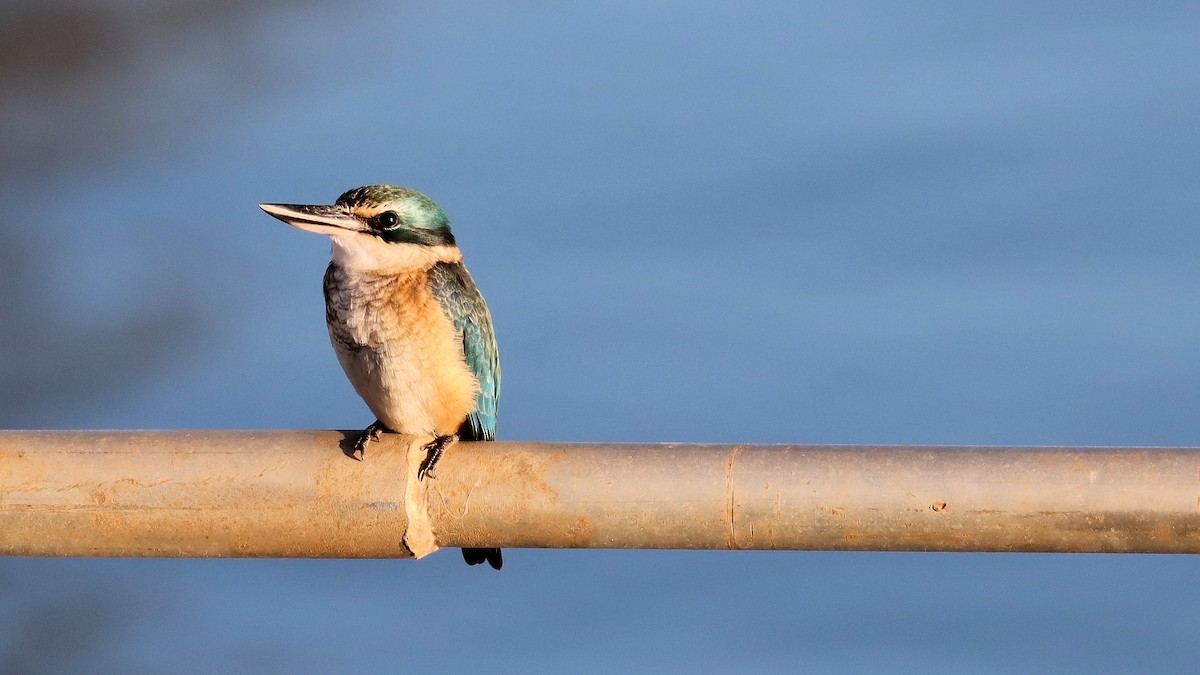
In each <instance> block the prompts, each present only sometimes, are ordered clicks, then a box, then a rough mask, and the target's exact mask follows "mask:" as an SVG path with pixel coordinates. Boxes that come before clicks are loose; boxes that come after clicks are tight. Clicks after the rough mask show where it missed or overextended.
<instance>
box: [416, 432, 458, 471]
mask: <svg viewBox="0 0 1200 675" xmlns="http://www.w3.org/2000/svg"><path fill="white" fill-rule="evenodd" d="M457 441H458V436H455V435H454V434H448V435H446V436H438V437H437V438H435V439H433V440H432V441H430V442H429V443H427V444H426V445H425V452H426V453H427V454H426V455H425V461H423V462H421V468H420V469H419V470H418V471H417V480H425V476H429V477H430V478H436V476H434V475H433V467H434V465H435V464H437V463H438V460H439V459H441V458H442V453H443V452H446V448H448V447H450V446H452V445H454V444H455V443H456V442H457Z"/></svg>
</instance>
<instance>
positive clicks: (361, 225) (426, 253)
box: [259, 185, 462, 271]
mask: <svg viewBox="0 0 1200 675" xmlns="http://www.w3.org/2000/svg"><path fill="white" fill-rule="evenodd" d="M259 207H261V208H262V210H263V211H266V212H267V213H269V214H271V215H272V216H275V217H276V218H278V219H280V220H282V221H283V222H285V223H287V224H288V225H292V226H295V227H298V228H300V229H302V230H308V231H309V232H316V233H318V234H327V235H329V236H330V238H332V240H333V260H334V262H336V263H338V264H340V265H342V266H344V267H348V268H353V269H360V270H372V271H400V270H404V269H412V268H419V267H428V266H430V265H432V264H434V263H436V262H441V261H445V262H453V261H458V260H461V259H462V254H461V253H460V252H459V250H458V247H457V246H456V245H455V243H454V235H453V234H451V232H450V219H449V218H447V217H446V213H445V212H444V211H442V208H441V207H440V206H438V205H437V203H435V202H434V201H433V200H432V199H430V198H429V197H426V196H425V195H423V194H421V193H420V192H417V191H416V190H410V189H408V188H404V187H396V186H395V185H367V186H364V187H360V188H355V189H353V190H349V191H347V192H345V193H344V194H342V196H341V197H338V199H337V201H336V202H334V203H333V204H332V205H328V206H326V205H304V204H259Z"/></svg>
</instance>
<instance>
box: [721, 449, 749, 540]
mask: <svg viewBox="0 0 1200 675" xmlns="http://www.w3.org/2000/svg"><path fill="white" fill-rule="evenodd" d="M744 447H745V446H742V445H739V446H737V447H735V448H734V449H733V450H732V451H731V452H730V453H729V463H728V465H727V467H726V470H725V496H726V499H727V503H728V504H729V508H728V509H727V511H726V516H727V517H728V518H729V540H728V541H727V542H726V548H729V549H736V548H737V547H738V545H737V527H736V522H737V519H736V517H735V516H736V514H735V513H734V506H735V504H736V503H737V494H736V493H735V492H734V489H733V462H734V460H735V459H737V456H738V455H740V454H742V449H743V448H744Z"/></svg>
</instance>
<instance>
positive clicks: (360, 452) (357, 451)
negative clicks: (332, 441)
mask: <svg viewBox="0 0 1200 675" xmlns="http://www.w3.org/2000/svg"><path fill="white" fill-rule="evenodd" d="M383 429H384V426H383V422H380V421H379V420H375V422H374V423H373V424H372V425H371V426H369V427H367V428H366V429H363V432H362V433H361V434H359V435H358V440H356V441H354V453H353V454H351V455H350V456H351V457H353V458H354V459H357V460H358V461H360V462H361V461H363V458H365V457H366V456H367V443H370V442H371V441H377V440H379V432H380V431H383Z"/></svg>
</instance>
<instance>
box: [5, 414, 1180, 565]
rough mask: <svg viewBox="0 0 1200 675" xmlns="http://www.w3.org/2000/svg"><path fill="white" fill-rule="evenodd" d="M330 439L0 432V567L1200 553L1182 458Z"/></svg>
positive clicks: (1146, 453) (1139, 453) (1117, 451)
mask: <svg viewBox="0 0 1200 675" xmlns="http://www.w3.org/2000/svg"><path fill="white" fill-rule="evenodd" d="M351 437H352V435H351V434H349V433H342V432H332V431H323V432H315V431H260V432H233V431H196V432H180V431H164V432H124V431H122V432H15V431H14V432H0V554H6V555H58V556H168V557H171V556H186V557H192V556H196V557H200V556H233V557H314V558H315V557H409V556H412V555H414V554H416V555H418V556H420V555H423V554H424V553H427V552H429V551H431V550H434V549H435V548H436V546H437V545H440V546H505V547H530V548H689V549H791V550H876V551H881V550H905V551H1053V552H1123V553H1198V552H1200V449H1195V448H1064V447H1058V448H1007V447H889V446H810V445H788V446H774V445H766V446H758V445H739V446H733V445H685V444H665V445H651V444H636V445H634V444H621V445H614V444H564V443H521V442H493V443H460V444H458V445H456V446H454V447H452V448H451V449H450V450H448V451H447V453H446V455H445V457H444V458H443V459H442V461H441V463H440V464H439V465H438V468H437V472H436V477H435V478H433V479H426V480H425V481H423V482H420V483H418V482H416V481H415V480H414V479H413V476H412V474H413V471H414V469H415V466H416V462H414V461H413V458H414V455H413V453H412V451H411V449H412V448H415V447H418V445H419V444H417V445H414V444H413V443H412V442H411V441H412V439H404V438H402V437H396V436H391V435H386V434H385V435H384V437H383V438H384V440H383V442H381V443H373V444H371V446H370V447H369V449H368V454H367V457H366V460H365V461H363V462H356V461H354V460H352V459H350V458H349V457H347V456H345V454H343V451H344V450H345V449H346V448H347V439H348V438H351ZM418 459H419V458H418ZM415 529H422V530H428V532H427V533H426V534H428V535H429V539H430V541H431V542H433V543H430V544H428V545H420V546H418V545H413V544H412V541H413V540H414V539H416V540H418V541H419V539H420V538H419V537H414V530H415ZM406 541H407V542H409V545H408V546H406V545H405V543H404V542H406Z"/></svg>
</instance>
